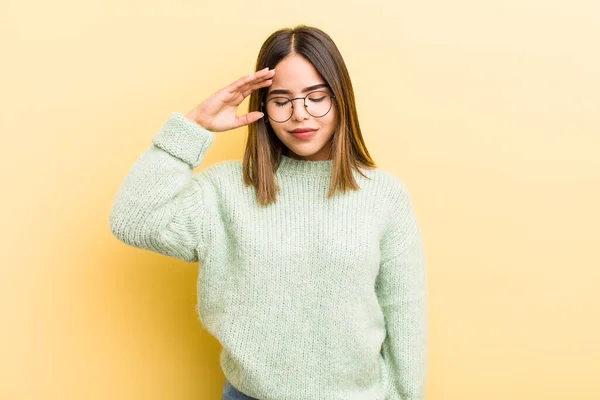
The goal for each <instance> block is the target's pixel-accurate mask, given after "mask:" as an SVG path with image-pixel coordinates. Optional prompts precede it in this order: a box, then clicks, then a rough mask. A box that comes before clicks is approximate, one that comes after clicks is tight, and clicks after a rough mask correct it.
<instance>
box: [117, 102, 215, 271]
mask: <svg viewBox="0 0 600 400" xmlns="http://www.w3.org/2000/svg"><path fill="white" fill-rule="evenodd" d="M213 140H214V135H213V133H212V132H211V131H208V130H206V129H204V128H203V127H201V126H200V125H198V124H196V123H195V122H193V121H191V120H189V119H187V118H185V117H184V116H183V114H181V113H173V114H171V115H170V116H169V118H168V119H167V121H166V122H165V124H164V125H163V127H162V128H161V130H160V131H159V132H158V133H157V134H156V136H155V137H154V138H153V139H152V145H151V146H150V148H148V149H147V150H146V151H145V152H144V153H143V154H142V155H141V156H140V157H139V158H138V159H137V161H136V162H135V163H134V165H133V167H132V168H131V170H130V171H129V174H128V175H127V176H126V178H125V181H124V182H123V184H122V185H121V188H120V189H119V191H118V193H117V195H116V197H115V200H114V203H113V206H112V210H111V213H110V227H111V231H112V233H113V235H114V236H116V237H117V238H118V239H119V240H121V241H123V242H124V243H126V244H129V245H131V246H134V247H138V248H142V249H147V250H150V251H153V252H156V253H160V254H164V255H167V256H171V257H175V258H178V259H181V260H185V261H190V262H193V261H198V254H197V252H198V245H199V244H201V241H202V235H203V234H204V230H205V226H204V224H205V221H208V218H206V216H205V214H206V213H209V212H211V211H212V210H216V209H217V206H216V204H217V203H216V200H215V197H216V196H215V193H214V189H213V186H212V185H211V183H210V181H209V178H208V176H207V174H205V173H202V172H201V173H199V174H197V175H196V176H194V175H193V169H194V168H195V167H197V166H199V165H200V164H201V163H202V159H203V158H204V154H205V153H206V151H207V150H208V148H209V147H210V145H211V143H212V142H213Z"/></svg>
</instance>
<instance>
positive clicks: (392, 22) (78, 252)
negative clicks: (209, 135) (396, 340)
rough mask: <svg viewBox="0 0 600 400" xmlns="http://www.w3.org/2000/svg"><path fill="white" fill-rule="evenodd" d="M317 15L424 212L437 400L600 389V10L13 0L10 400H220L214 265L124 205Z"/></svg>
mask: <svg viewBox="0 0 600 400" xmlns="http://www.w3.org/2000/svg"><path fill="white" fill-rule="evenodd" d="M301 23H304V24H308V25H314V26H317V27H320V28H322V29H324V30H325V31H326V32H327V33H329V34H330V35H331V36H332V38H333V40H334V41H335V42H336V43H337V45H338V47H339V48H340V51H341V52H342V55H343V56H344V58H345V60H346V63H347V65H348V69H349V71H350V75H351V77H352V80H353V84H354V88H355V94H356V98H357V106H358V113H359V117H360V122H361V127H362V129H363V135H364V137H365V140H366V142H367V145H368V148H369V150H370V151H371V155H372V156H373V158H374V159H375V161H376V162H377V163H378V165H379V166H380V167H381V168H383V169H386V170H388V171H390V172H392V173H393V174H395V175H396V176H397V177H399V178H400V179H402V180H403V181H404V182H405V183H406V185H407V187H408V188H409V190H410V192H411V195H412V197H413V199H414V204H415V210H416V213H417V215H418V217H419V220H420V223H421V226H422V229H423V232H424V240H425V247H426V257H427V270H428V290H429V303H430V314H429V327H430V328H429V330H430V333H429V343H430V345H429V349H430V355H429V363H430V368H429V379H428V383H427V399H428V400H505V399H511V400H517V399H518V400H537V399H540V400H541V399H544V400H550V399H577V400H592V399H599V398H600V386H599V385H598V371H599V369H600V365H599V363H600V341H599V340H598V338H599V337H600V291H599V290H598V286H599V283H600V233H599V228H598V227H599V226H600V211H599V205H600V138H599V137H600V116H599V114H600V98H599V93H600V55H599V51H600V46H599V45H598V38H599V37H600V2H598V1H596V0H587V1H586V0H573V1H560V2H559V1H546V0H508V1H502V2H500V1H495V2H494V1H475V0H457V1H452V2H449V1H442V0H432V1H397V0H394V1H392V0H388V1H382V0H379V1H373V0H369V1H366V0H363V1H331V2H324V1H313V0H308V1H302V2H296V1H291V2H286V1H271V0H266V1H259V2H248V1H240V0H235V1H221V2H214V1H211V2H208V1H182V0H180V1H177V0H169V1H166V0H145V1H129V2H120V1H119V2H117V1H114V0H113V1H95V2H80V1H73V0H58V1H54V2H42V1H39V0H38V1H32V2H22V1H16V0H1V2H0V51H1V53H0V54H1V57H2V61H1V63H0V70H1V73H0V134H1V139H2V140H1V142H0V143H1V148H2V156H1V157H0V166H1V169H0V171H2V185H3V188H2V200H1V201H2V211H3V212H2V214H3V221H2V230H1V232H2V238H1V241H0V243H2V252H1V255H2V261H1V276H0V286H1V287H0V317H1V324H2V326H1V329H0V398H2V399H7V400H8V399H10V400H13V399H19V400H20V399H39V398H44V399H151V400H153V399H156V400H159V399H161V400H162V399H177V400H184V399H189V400H195V399H206V400H212V399H220V391H221V387H222V384H223V381H224V376H223V374H222V372H221V370H220V369H219V363H218V362H219V360H218V357H219V350H220V344H219V342H218V341H216V340H215V339H214V338H213V337H211V336H210V335H209V334H208V333H207V332H206V331H205V330H204V329H203V328H202V326H201V325H200V323H199V321H198V320H197V317H196V315H195V311H194V306H195V302H196V292H195V290H196V286H195V285H196V275H197V268H198V266H197V265H195V264H191V263H185V262H183V261H177V260H174V259H170V258H168V257H165V256H161V255H158V254H153V253H150V252H146V251H142V250H138V249H134V248H132V247H129V246H126V245H124V244H123V243H121V242H119V241H118V240H117V239H115V238H114V237H113V236H112V235H111V232H110V229H109V224H108V215H109V212H110V208H111V205H112V200H113V198H114V196H115V194H116V192H117V190H118V188H119V186H120V185H121V183H122V181H123V179H124V177H125V175H126V174H127V172H128V171H129V168H130V167H131V166H132V165H133V163H134V161H135V160H136V159H137V157H138V156H139V155H140V154H141V153H142V152H143V151H144V150H145V149H146V148H147V147H148V146H149V145H150V143H151V138H152V136H153V135H154V134H155V133H157V132H158V130H159V129H160V127H161V126H162V124H163V123H164V121H165V120H166V118H167V117H168V115H169V114H170V113H171V112H174V111H180V112H187V111H188V110H189V109H191V108H192V107H194V106H196V105H197V104H198V103H199V102H200V101H202V100H204V99H205V98H206V97H208V96H209V95H211V94H212V93H213V92H214V91H216V90H218V89H220V88H221V87H223V86H225V85H226V84H229V83H230V82H232V81H233V80H235V79H237V78H239V77H241V76H242V75H245V74H249V73H251V72H253V68H254V63H255V59H256V55H257V54H258V50H259V48H260V45H261V44H262V42H263V41H264V40H265V39H266V38H267V36H268V35H269V34H270V33H271V32H273V31H275V30H276V29H279V28H282V27H289V26H294V25H296V24H301ZM246 106H247V100H246V101H245V102H244V103H243V104H242V112H245V110H246ZM246 132H247V131H246V129H245V128H240V129H237V130H235V131H230V132H219V133H216V140H215V142H214V144H213V145H212V147H211V148H210V150H209V152H208V154H207V157H206V159H205V161H204V163H203V165H202V166H200V167H199V168H198V170H202V169H203V168H205V167H206V166H208V165H210V164H212V163H214V162H217V161H220V160H225V159H233V158H237V159H240V158H242V155H243V148H244V140H245V137H246Z"/></svg>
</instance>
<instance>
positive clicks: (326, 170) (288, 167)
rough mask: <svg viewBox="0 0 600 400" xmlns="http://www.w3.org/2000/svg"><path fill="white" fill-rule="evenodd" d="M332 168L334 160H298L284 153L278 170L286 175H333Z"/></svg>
mask: <svg viewBox="0 0 600 400" xmlns="http://www.w3.org/2000/svg"><path fill="white" fill-rule="evenodd" d="M332 168H333V160H323V161H310V160H297V159H295V158H292V157H289V156H286V155H283V154H282V155H281V162H280V163H279V168H278V170H277V172H278V173H281V174H284V175H302V176H315V177H317V176H331V171H332Z"/></svg>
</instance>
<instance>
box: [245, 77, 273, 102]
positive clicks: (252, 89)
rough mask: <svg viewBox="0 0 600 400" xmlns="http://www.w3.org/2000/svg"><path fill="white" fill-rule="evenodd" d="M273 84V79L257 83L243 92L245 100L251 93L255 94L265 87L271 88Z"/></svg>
mask: <svg viewBox="0 0 600 400" xmlns="http://www.w3.org/2000/svg"><path fill="white" fill-rule="evenodd" d="M272 83H273V81H272V80H271V79H267V80H265V81H262V82H260V83H257V84H255V85H253V86H251V87H249V88H247V89H246V90H245V91H243V92H242V96H244V98H246V97H248V96H249V95H250V93H252V92H254V91H255V90H256V89H260V88H263V87H267V86H270V85H271V84H272Z"/></svg>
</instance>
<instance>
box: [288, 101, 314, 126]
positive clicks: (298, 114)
mask: <svg viewBox="0 0 600 400" xmlns="http://www.w3.org/2000/svg"><path fill="white" fill-rule="evenodd" d="M298 100H299V101H298ZM309 115H310V114H309V113H308V111H306V108H305V107H304V99H303V98H299V99H293V100H292V117H293V118H294V119H295V120H297V121H300V120H303V119H307V118H308V116H309Z"/></svg>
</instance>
